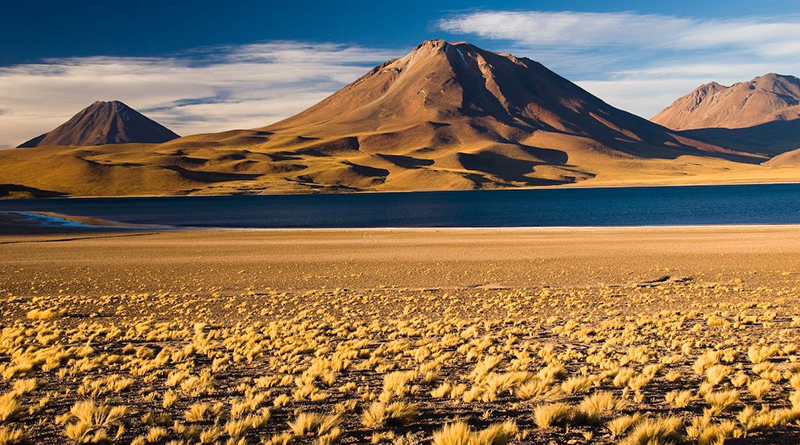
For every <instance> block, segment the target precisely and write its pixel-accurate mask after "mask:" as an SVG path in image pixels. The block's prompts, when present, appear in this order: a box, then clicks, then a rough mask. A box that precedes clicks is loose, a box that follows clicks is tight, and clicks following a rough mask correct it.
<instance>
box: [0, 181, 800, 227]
mask: <svg viewBox="0 0 800 445" xmlns="http://www.w3.org/2000/svg"><path fill="white" fill-rule="evenodd" d="M25 210H27V211H49V212H57V213H63V214H67V215H80V216H90V217H95V218H102V219H107V220H113V221H120V222H125V223H134V224H163V225H172V226H196V227H263V228H266V227H342V228H344V227H517V226H527V227H538V226H639V225H691V224H785V223H800V184H766V185H729V186H688V187H632V188H603V189H536V190H496V191H457V192H416V193H364V194H336V195H290V196H286V195H284V196H215V197H161V198H88V199H38V200H5V201H0V211H25Z"/></svg>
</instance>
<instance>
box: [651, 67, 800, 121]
mask: <svg viewBox="0 0 800 445" xmlns="http://www.w3.org/2000/svg"><path fill="white" fill-rule="evenodd" d="M797 118H800V79H798V78H797V77H794V76H786V75H780V74H775V73H770V74H766V75H764V76H761V77H756V78H754V79H753V80H751V81H749V82H739V83H735V84H733V85H731V86H729V87H726V86H723V85H720V84H718V83H716V82H711V83H707V84H705V85H701V86H699V87H698V88H696V89H695V90H694V91H692V92H691V93H689V94H687V95H686V96H683V97H681V98H679V99H678V100H676V101H675V102H673V103H672V105H670V106H669V107H667V108H665V109H664V110H662V111H661V112H660V113H658V114H657V115H656V116H654V117H653V118H652V119H651V120H652V121H653V122H655V123H657V124H660V125H663V126H665V127H667V128H670V129H673V130H692V129H698V128H745V127H752V126H755V125H760V124H763V123H766V122H772V121H788V120H794V119H797Z"/></svg>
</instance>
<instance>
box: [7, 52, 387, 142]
mask: <svg viewBox="0 0 800 445" xmlns="http://www.w3.org/2000/svg"><path fill="white" fill-rule="evenodd" d="M397 54H398V52H397V51H388V50H381V49H373V48H363V47H358V46H347V45H335V44H309V43H303V42H272V43H264V44H253V45H245V46H238V47H220V48H210V49H204V50H202V51H196V52H193V53H190V54H184V55H180V56H175V57H165V58H121V57H85V58H72V59H58V60H47V61H44V62H42V63H37V64H28V65H17V66H12V67H7V68H0V109H2V110H3V114H2V117H0V147H9V146H16V145H19V144H20V143H22V142H24V141H25V140H27V139H30V138H32V137H34V136H38V135H39V134H41V133H44V132H47V131H50V130H52V129H53V128H55V127H56V126H58V125H60V124H61V123H63V122H64V121H66V120H67V119H69V118H70V117H71V116H72V115H74V114H75V113H77V112H78V111H79V110H81V109H82V108H84V107H86V106H88V105H89V104H91V103H92V102H94V101H95V100H121V101H123V102H125V103H127V104H128V105H130V106H131V107H133V108H135V109H137V110H139V111H141V112H143V113H144V114H146V115H147V116H148V117H150V118H152V119H154V120H156V121H158V122H160V123H162V124H164V125H166V126H167V127H169V128H170V129H172V130H173V131H175V132H177V133H178V134H181V135H187V134H195V133H203V132H213V131H223V130H229V129H232V128H254V127H260V126H264V125H268V124H270V123H272V122H275V121H277V120H280V119H282V118H285V117H288V116H290V115H292V114H295V113H297V112H299V111H302V110H303V109H305V108H307V107H308V106H311V105H313V104H314V103H316V102H317V101H319V100H321V99H323V98H324V97H325V96H327V95H329V94H331V93H332V92H334V91H336V90H337V89H339V88H341V87H342V86H344V85H346V84H347V83H349V82H352V81H353V80H355V79H356V78H358V77H359V76H361V75H362V74H364V73H365V72H366V71H367V70H368V69H369V68H370V67H371V66H373V65H376V64H378V63H381V62H383V61H385V60H388V59H390V58H392V57H394V56H396V55H397Z"/></svg>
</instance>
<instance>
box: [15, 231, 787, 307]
mask: <svg viewBox="0 0 800 445" xmlns="http://www.w3.org/2000/svg"><path fill="white" fill-rule="evenodd" d="M796 270H800V226H796V225H785V226H698V227H635V228H630V227H629V228H510V229H495V228H487V229H352V230H343V229H331V230H327V229H314V230H172V231H135V232H127V233H107V234H74V235H29V236H3V237H0V273H2V276H3V277H5V278H4V279H3V280H2V282H0V283H1V284H2V288H3V289H4V290H6V291H9V292H12V293H15V294H20V293H22V294H25V293H30V294H34V295H35V294H39V293H41V292H45V293H46V292H57V291H59V290H61V291H76V292H77V291H80V292H90V293H104V292H130V291H147V292H154V291H164V290H166V291H189V290H192V291H193V292H197V291H198V289H202V290H201V293H202V292H203V291H206V292H207V291H209V289H216V290H228V291H240V290H242V289H245V288H247V289H276V290H291V291H298V290H302V289H322V288H327V289H333V288H349V289H372V288H378V287H398V288H403V287H405V288H425V287H446V288H462V287H476V286H502V287H536V286H576V285H581V286H583V285H585V286H594V285H598V284H629V283H631V282H640V281H641V282H644V281H647V280H653V279H657V278H661V277H663V276H669V277H671V279H677V278H691V279H694V280H703V281H715V280H720V279H722V280H734V279H747V280H756V281H759V282H761V281H764V280H782V279H785V278H786V277H787V276H788V275H787V274H789V275H794V272H793V271H796Z"/></svg>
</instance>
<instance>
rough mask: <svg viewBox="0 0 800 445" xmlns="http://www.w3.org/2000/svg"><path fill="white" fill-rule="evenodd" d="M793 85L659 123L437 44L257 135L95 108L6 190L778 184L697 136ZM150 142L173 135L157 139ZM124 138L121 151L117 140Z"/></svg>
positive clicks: (759, 153) (728, 149) (735, 152)
mask: <svg viewBox="0 0 800 445" xmlns="http://www.w3.org/2000/svg"><path fill="white" fill-rule="evenodd" d="M792 79H794V81H797V79H796V78H789V77H788V76H777V75H768V76H764V77H763V78H758V79H757V80H759V81H755V80H754V81H753V82H751V85H750V86H747V87H740V86H739V85H740V84H737V85H734V86H732V87H728V88H726V87H723V86H721V85H718V84H708V85H704V86H702V87H700V88H698V89H697V90H695V91H694V92H692V93H691V94H690V95H687V96H685V97H684V98H681V99H679V100H678V101H676V103H675V104H673V105H672V106H670V107H669V108H667V109H666V110H664V111H662V112H661V113H659V115H657V116H656V117H655V118H653V121H652V122H651V121H648V120H645V119H642V118H640V117H638V116H635V115H633V114H630V113H628V112H625V111H622V110H619V109H617V108H614V107H612V106H610V105H608V104H607V103H605V102H603V101H602V100H601V99H599V98H597V97H595V96H593V95H592V94H590V93H588V92H587V91H585V90H583V89H581V88H580V87H578V86H577V85H575V84H574V83H572V82H570V81H568V80H567V79H564V78H563V77H561V76H559V75H557V74H556V73H554V72H552V71H550V70H549V69H547V68H546V67H544V66H543V65H541V64H539V63H537V62H535V61H533V60H530V59H527V58H517V57H514V56H512V55H509V54H498V53H494V52H490V51H486V50H483V49H480V48H478V47H476V46H474V45H471V44H469V43H465V42H460V43H452V44H451V43H448V42H445V41H442V40H431V41H426V42H423V43H422V44H421V45H419V46H418V47H416V48H415V49H414V50H413V51H411V52H410V53H409V54H407V55H406V56H404V57H401V58H399V59H395V60H391V61H388V62H386V63H383V64H381V65H379V66H377V67H375V68H373V69H371V70H370V71H369V72H367V73H366V74H365V75H363V76H362V77H361V78H359V79H357V80H355V81H354V82H353V83H351V84H349V85H347V86H346V87H344V88H342V89H341V90H339V91H338V92H336V93H334V94H333V95H331V96H329V97H328V98H326V99H324V100H323V101H321V102H320V103H318V104H316V105H314V106H312V107H311V108H309V109H307V110H305V111H303V112H301V113H299V114H297V115H295V116H292V117H290V118H288V119H285V120H283V121H281V122H277V123H275V124H272V125H268V126H265V127H262V128H257V129H252V130H231V131H227V132H223V133H210V134H201V135H192V136H187V137H182V138H176V136H177V135H174V133H172V132H170V131H169V130H167V129H166V128H164V127H161V126H158V127H160V128H161V129H163V130H165V131H166V132H164V131H159V132H157V131H155V129H156V128H158V127H155V126H154V125H152V124H155V123H154V122H152V121H150V120H149V119H147V118H145V117H144V116H141V115H140V114H138V113H136V112H135V111H133V110H132V109H130V108H128V107H125V106H124V104H121V103H119V102H111V103H102V102H98V103H96V104H94V105H92V106H91V107H89V108H87V109H86V110H84V111H83V112H81V113H79V114H78V115H76V116H75V117H74V118H73V119H71V120H70V121H69V122H67V123H66V124H64V125H62V126H61V127H59V128H57V129H56V130H54V131H53V132H51V133H47V134H46V135H42V136H40V137H39V138H36V139H35V140H33V141H31V142H30V144H29V143H26V144H23V145H26V146H27V145H40V146H39V147H36V148H26V149H24V150H3V151H0V162H2V163H3V165H4V166H5V167H4V168H3V169H2V170H0V183H3V182H5V183H7V185H13V186H15V187H20V186H25V187H28V188H31V189H34V190H40V191H42V193H44V192H50V193H60V194H67V195H92V196H94V195H142V194H225V193H297V192H313V191H362V190H375V191H389V190H450V189H475V188H503V187H528V186H544V185H586V186H592V185H634V184H637V185H643V184H681V183H713V182H742V181H749V182H752V181H757V180H759V178H762V179H763V178H764V177H765V174H766V175H767V176H769V175H771V178H772V179H773V180H781V179H782V178H783V177H784V176H789V175H791V174H793V173H792V172H789V171H787V170H786V169H775V168H769V167H766V166H762V165H759V164H761V163H763V162H764V161H766V160H768V159H769V158H770V157H771V156H772V155H774V154H776V152H781V151H788V150H781V149H780V148H779V147H777V146H775V147H770V148H769V149H766V148H764V147H760V146H758V145H747V146H743V145H744V144H741V146H740V145H737V144H732V143H731V140H730V139H731V138H730V137H728V138H725V137H720V136H719V135H718V134H717V133H714V132H708V131H707V130H708V128H700V127H703V126H704V125H707V124H708V123H709V122H713V125H719V127H717V128H713V130H715V131H718V130H719V131H723V130H724V131H741V130H742V128H741V127H737V126H736V125H740V126H741V125H749V124H752V123H754V122H757V116H759V115H762V114H763V115H768V114H769V113H773V114H772V115H770V116H772V117H771V118H770V117H767V118H765V119H766V120H765V121H763V122H762V123H757V124H755V126H756V127H757V126H758V125H770V124H771V123H773V122H776V119H781V118H779V117H775V116H782V117H783V119H785V120H784V121H782V122H791V119H793V117H792V116H793V115H792V114H791V111H790V110H786V109H789V108H791V107H793V106H794V105H791V97H800V94H796V93H797V91H796V90H795V89H792V88H794V85H796V84H795V83H792ZM746 88H749V90H748V91H750V92H751V93H750V96H747V93H744V94H745V96H747V97H749V98H750V99H749V100H747V101H746V102H745V103H746V104H747V103H752V105H750V106H748V107H747V110H745V111H743V112H740V113H733V112H729V113H728V114H726V115H725V116H723V117H724V119H722V118H720V117H719V116H720V115H719V113H718V107H725V106H726V105H725V104H728V103H729V102H730V103H732V102H735V101H736V100H738V99H737V98H740V97H741V95H742V93H740V90H741V91H745V89H746ZM784 90H785V91H784ZM726 91H728V93H726V94H723V93H725V92H726ZM769 92H772V93H773V96H769V95H768V93H769ZM781 94H782V95H781ZM762 96H763V97H762ZM775 98H778V99H780V100H782V101H783V102H777V101H778V99H775ZM773 99H774V100H773ZM773 102H775V103H774V106H773V107H772V108H769V107H768V106H767V105H764V104H765V103H766V104H772V103H773ZM720 103H722V104H723V105H718V104H720ZM108 104H111V105H108ZM796 104H797V102H796V101H795V105H796ZM757 106H760V107H761V108H758V107H757ZM115 107H116V111H114V109H115ZM123 107H124V108H123ZM768 109H769V110H772V111H768ZM109 110H110V111H109ZM120 110H123V111H124V113H125V114H126V115H128V116H137V119H136V120H133V119H127V120H126V119H124V118H122V117H120V115H121V113H120ZM128 110H130V111H128ZM781 110H782V111H781ZM134 113H135V114H134ZM139 116H141V118H143V119H146V121H144V120H142V119H139V118H138V117H139ZM151 123H152V124H151ZM101 124H102V125H101ZM155 125H158V124H155ZM747 128H752V127H745V129H747ZM145 130H147V131H145ZM167 132H168V133H167ZM109 134H112V135H122V134H124V135H126V136H127V137H126V138H117V139H114V140H112V139H110V138H109ZM156 134H158V135H159V136H160V137H162V138H164V140H162V141H154V140H152V139H147V138H151V137H155V135H156ZM724 134H727V133H724ZM795 138H796V137H795ZM790 139H791V138H790ZM118 142H127V143H124V144H121V145H111V144H115V143H118ZM154 142H160V143H154ZM99 144H105V145H99ZM65 145H69V147H65ZM798 146H800V144H798V145H796V146H795V147H792V148H797V147H798ZM33 167H35V168H36V170H38V171H39V172H40V174H31V173H30V169H31V168H33ZM41 172H44V174H41ZM767 173H768V174H767ZM1 190H2V189H0V191H1Z"/></svg>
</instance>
